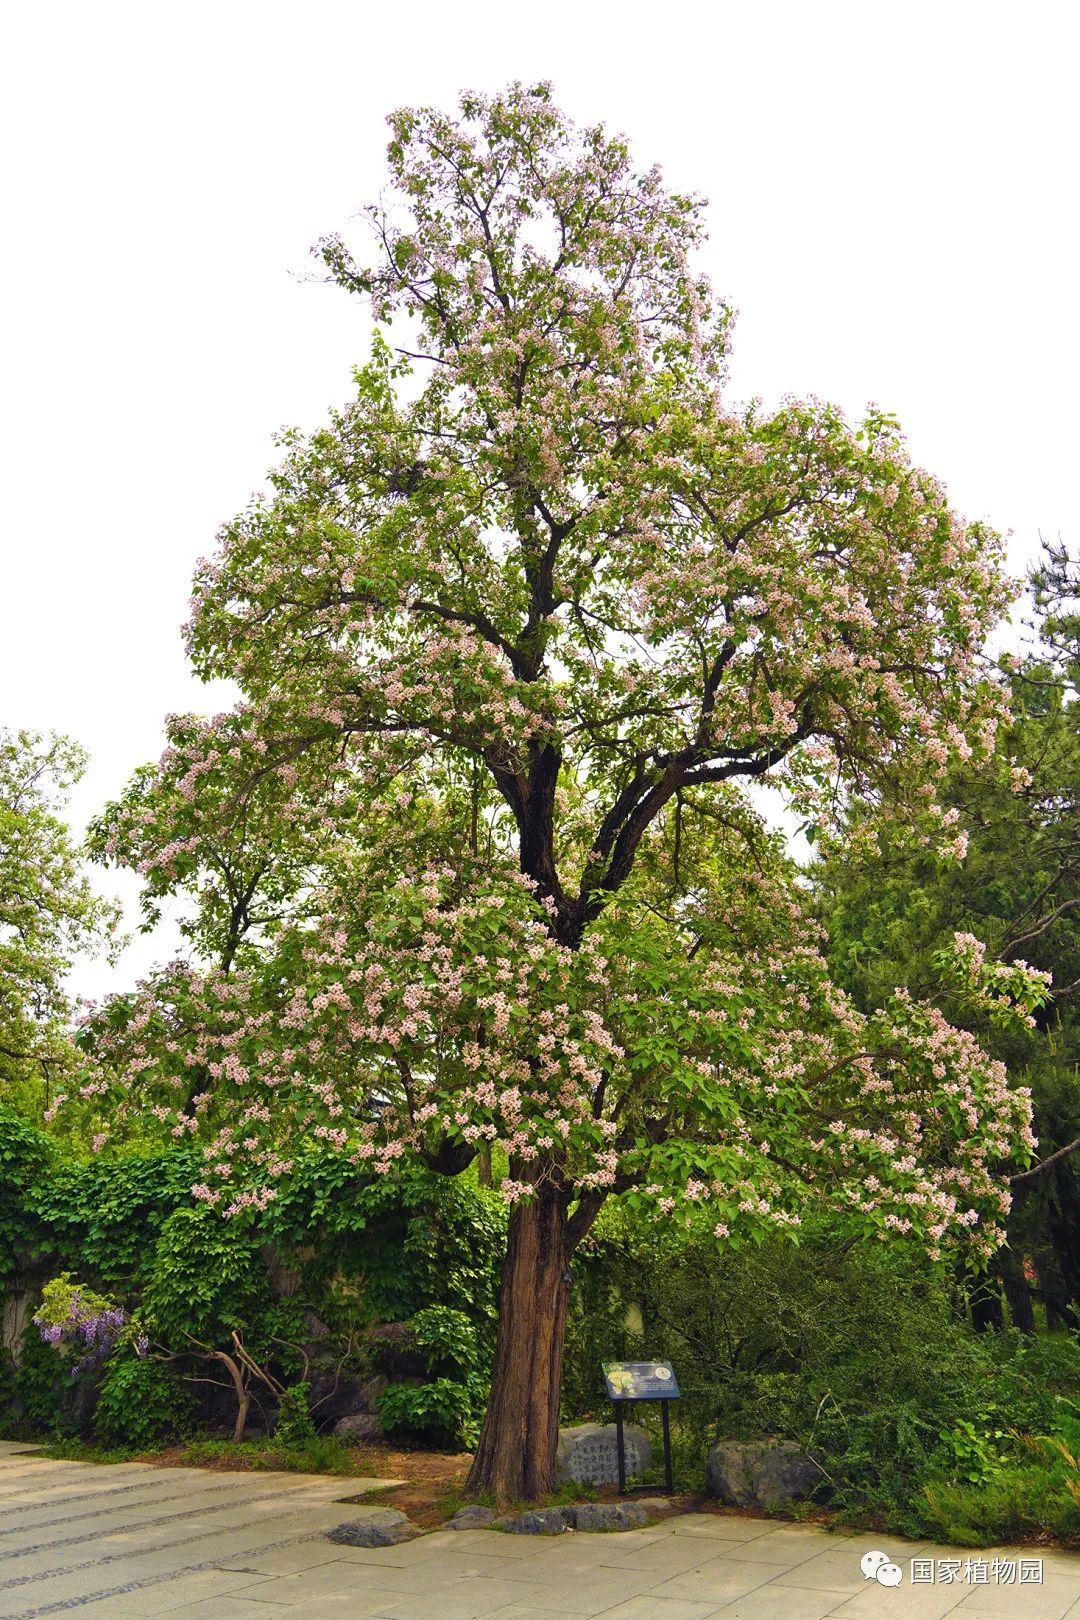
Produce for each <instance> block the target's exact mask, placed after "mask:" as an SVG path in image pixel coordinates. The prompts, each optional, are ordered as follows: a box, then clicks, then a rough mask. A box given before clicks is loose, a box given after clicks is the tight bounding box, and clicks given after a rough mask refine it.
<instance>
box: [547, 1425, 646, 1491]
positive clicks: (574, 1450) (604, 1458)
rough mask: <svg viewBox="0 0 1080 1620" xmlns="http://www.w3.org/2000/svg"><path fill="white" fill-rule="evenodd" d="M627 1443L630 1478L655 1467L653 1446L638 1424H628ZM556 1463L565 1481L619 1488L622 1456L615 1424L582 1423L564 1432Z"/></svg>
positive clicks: (561, 1433) (625, 1443) (625, 1440)
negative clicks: (620, 1456) (620, 1455)
mask: <svg viewBox="0 0 1080 1620" xmlns="http://www.w3.org/2000/svg"><path fill="white" fill-rule="evenodd" d="M623 1443H624V1447H625V1451H626V1477H627V1479H629V1478H630V1477H631V1475H633V1474H641V1473H644V1471H645V1469H646V1468H649V1467H651V1465H652V1446H651V1445H650V1444H649V1436H648V1435H647V1434H646V1432H645V1430H644V1429H642V1428H641V1427H639V1425H638V1424H636V1423H626V1424H624V1425H623ZM555 1461H556V1467H557V1468H558V1471H559V1478H560V1479H561V1480H573V1481H575V1482H577V1483H578V1484H581V1483H584V1482H588V1483H589V1484H590V1485H617V1484H618V1482H619V1454H618V1447H617V1444H616V1439H615V1425H614V1423H579V1424H577V1425H576V1427H574V1428H572V1429H560V1430H559V1450H558V1453H557V1455H556V1459H555Z"/></svg>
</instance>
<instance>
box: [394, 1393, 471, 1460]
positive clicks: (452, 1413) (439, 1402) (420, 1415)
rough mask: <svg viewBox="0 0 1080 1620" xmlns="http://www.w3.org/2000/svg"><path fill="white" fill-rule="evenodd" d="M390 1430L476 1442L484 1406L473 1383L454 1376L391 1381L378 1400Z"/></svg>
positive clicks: (447, 1441) (451, 1442) (449, 1442)
mask: <svg viewBox="0 0 1080 1620" xmlns="http://www.w3.org/2000/svg"><path fill="white" fill-rule="evenodd" d="M378 1408H379V1418H380V1420H381V1422H382V1424H383V1426H384V1428H385V1429H386V1430H387V1432H388V1433H395V1432H396V1433H399V1434H404V1435H406V1436H409V1437H411V1438H413V1439H417V1440H425V1441H429V1442H431V1443H432V1444H434V1445H440V1446H453V1447H460V1446H472V1445H475V1444H476V1440H477V1437H478V1435H479V1433H480V1417H481V1415H482V1408H480V1410H478V1403H477V1400H476V1394H475V1393H474V1392H473V1391H472V1390H470V1388H469V1386H468V1385H467V1384H464V1383H459V1382H458V1381H457V1380H455V1379H453V1378H436V1379H433V1380H432V1381H431V1382H430V1383H427V1384H391V1385H390V1387H389V1389H385V1390H384V1391H383V1393H382V1394H381V1395H380V1396H379V1400H378Z"/></svg>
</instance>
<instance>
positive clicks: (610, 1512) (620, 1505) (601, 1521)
mask: <svg viewBox="0 0 1080 1620" xmlns="http://www.w3.org/2000/svg"><path fill="white" fill-rule="evenodd" d="M648 1522H649V1513H648V1509H647V1508H646V1506H645V1504H644V1503H643V1502H582V1503H580V1504H579V1505H578V1506H577V1507H576V1508H575V1509H574V1524H575V1526H576V1528H577V1529H578V1530H640V1529H641V1527H642V1525H644V1524H648Z"/></svg>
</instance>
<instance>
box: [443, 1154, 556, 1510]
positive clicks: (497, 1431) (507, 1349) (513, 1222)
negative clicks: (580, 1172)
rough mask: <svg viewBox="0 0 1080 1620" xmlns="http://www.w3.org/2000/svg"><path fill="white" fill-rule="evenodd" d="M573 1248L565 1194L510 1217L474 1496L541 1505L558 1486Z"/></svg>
mask: <svg viewBox="0 0 1080 1620" xmlns="http://www.w3.org/2000/svg"><path fill="white" fill-rule="evenodd" d="M572 1251H573V1239H572V1233H571V1229H570V1224H569V1221H568V1218H567V1198H566V1195H565V1193H563V1192H561V1191H559V1190H558V1189H556V1188H554V1187H551V1186H542V1187H541V1188H539V1190H538V1192H537V1195H536V1198H535V1200H534V1201H533V1202H531V1203H528V1204H521V1205H518V1206H517V1208H515V1210H514V1211H513V1213H512V1215H511V1217H510V1231H509V1234H508V1238H507V1248H506V1259H505V1260H504V1262H503V1271H502V1286H501V1288H500V1292H499V1333H498V1341H497V1343H496V1348H495V1365H494V1367H493V1368H492V1374H491V1397H490V1399H489V1401H488V1409H487V1415H486V1416H485V1418H484V1426H483V1429H482V1430H481V1433H480V1442H479V1445H478V1446H477V1450H476V1458H475V1460H474V1462H473V1465H472V1469H471V1471H470V1473H469V1478H468V1481H467V1484H466V1490H467V1491H468V1492H469V1493H470V1494H475V1493H478V1492H480V1491H488V1492H491V1493H492V1494H493V1495H494V1496H495V1498H496V1499H497V1500H499V1501H508V1500H514V1499H516V1500H524V1501H534V1500H535V1499H536V1498H537V1497H539V1496H544V1495H546V1494H547V1493H548V1492H549V1491H551V1490H552V1489H553V1488H554V1485H555V1451H556V1448H557V1446H558V1443H559V1392H560V1388H561V1384H562V1362H563V1344H564V1341H565V1338H566V1310H567V1303H568V1300H569V1294H570V1256H571V1253H572Z"/></svg>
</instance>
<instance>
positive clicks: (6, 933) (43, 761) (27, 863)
mask: <svg viewBox="0 0 1080 1620" xmlns="http://www.w3.org/2000/svg"><path fill="white" fill-rule="evenodd" d="M85 765H86V757H85V755H84V754H83V752H82V750H81V749H80V748H78V747H77V746H76V744H75V743H73V742H70V741H69V740H68V739H67V738H65V737H57V736H50V737H41V736H38V735H37V734H36V733H33V732H29V731H17V732H15V731H9V730H0V1094H2V1095H3V1096H4V1099H5V1100H6V1101H8V1102H11V1103H14V1104H16V1105H17V1106H19V1107H21V1108H23V1109H25V1110H26V1111H28V1112H32V1113H38V1114H40V1112H41V1110H42V1109H43V1108H47V1107H48V1106H49V1101H50V1090H51V1088H52V1086H53V1083H54V1082H55V1081H56V1080H57V1079H61V1078H63V1077H64V1076H65V1075H66V1074H67V1072H68V1070H69V1069H70V1068H71V1064H72V1059H73V1057H74V1051H73V1048H72V1046H71V1041H70V1031H69V1023H70V1014H71V1003H70V999H69V997H68V995H67V992H66V989H65V978H66V976H67V973H68V970H69V969H70V967H71V964H72V961H73V959H74V957H75V956H76V955H77V954H78V953H79V952H81V951H93V950H97V949H99V948H101V947H103V946H107V945H108V944H109V942H110V941H111V940H112V939H113V938H114V934H115V927H116V923H117V919H118V909H117V907H116V906H114V905H112V904H111V903H110V902H109V901H106V900H103V899H101V898H99V897H98V896H97V895H95V894H94V892H93V890H92V889H91V887H90V884H89V882H88V881H87V878H86V876H85V874H84V873H83V871H82V870H81V866H80V857H79V853H78V850H77V849H76V847H75V844H74V842H73V840H72V837H71V833H70V830H69V828H68V826H67V824H66V822H65V821H64V819H63V815H62V811H63V807H64V804H65V802H66V798H67V794H68V792H69V791H70V789H71V788H72V786H73V785H74V784H75V783H76V782H77V781H78V780H79V778H80V777H81V775H82V773H83V770H84V769H85Z"/></svg>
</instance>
